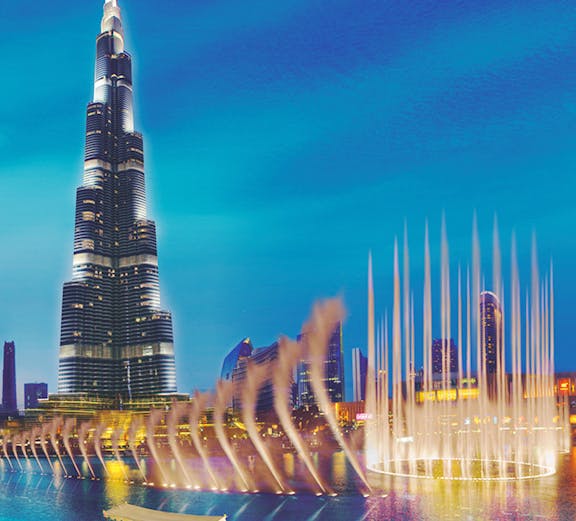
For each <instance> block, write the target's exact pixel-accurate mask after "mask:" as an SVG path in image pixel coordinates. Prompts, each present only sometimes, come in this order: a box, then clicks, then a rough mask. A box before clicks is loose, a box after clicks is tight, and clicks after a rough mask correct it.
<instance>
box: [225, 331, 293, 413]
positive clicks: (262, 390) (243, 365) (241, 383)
mask: <svg viewBox="0 0 576 521" xmlns="http://www.w3.org/2000/svg"><path fill="white" fill-rule="evenodd" d="M279 348H280V344H279V343H278V342H274V343H273V344H271V345H269V346H266V347H259V348H256V349H254V348H253V347H252V342H251V341H250V339H249V338H245V339H244V340H242V341H241V342H240V343H239V344H238V345H237V346H236V347H235V348H234V349H232V351H230V353H228V355H227V356H226V358H225V359H224V362H223V364H222V370H221V373H220V378H221V379H222V380H228V381H232V382H233V383H234V393H233V396H232V403H231V404H230V405H232V408H233V409H234V411H235V412H236V413H238V412H240V411H241V410H242V393H243V390H244V387H245V385H246V379H247V376H248V374H247V371H248V364H249V363H252V364H256V365H261V366H267V367H268V368H269V370H270V372H269V377H268V378H266V379H265V380H264V381H263V382H262V384H261V385H260V387H259V388H258V398H257V401H256V415H257V417H259V418H263V417H265V416H269V415H270V414H274V386H273V384H272V371H273V368H274V364H275V363H276V360H277V359H278V355H279ZM287 392H288V393H289V394H290V396H289V403H292V386H291V385H290V388H289V389H288V390H287Z"/></svg>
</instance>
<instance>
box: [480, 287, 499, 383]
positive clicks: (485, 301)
mask: <svg viewBox="0 0 576 521" xmlns="http://www.w3.org/2000/svg"><path fill="white" fill-rule="evenodd" d="M501 343H502V310H501V308H500V300H499V299H498V297H497V296H496V294H494V293H492V292H491V291H483V292H482V293H481V294H480V345H481V347H482V351H481V353H482V363H483V365H484V368H485V371H486V374H487V375H490V374H495V373H496V372H497V371H498V353H499V352H500V346H501Z"/></svg>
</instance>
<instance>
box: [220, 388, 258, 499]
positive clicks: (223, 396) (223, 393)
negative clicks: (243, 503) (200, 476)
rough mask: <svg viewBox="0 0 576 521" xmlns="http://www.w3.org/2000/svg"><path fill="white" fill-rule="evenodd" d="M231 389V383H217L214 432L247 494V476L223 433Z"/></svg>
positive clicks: (248, 487) (248, 484)
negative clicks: (225, 412) (225, 411)
mask: <svg viewBox="0 0 576 521" xmlns="http://www.w3.org/2000/svg"><path fill="white" fill-rule="evenodd" d="M233 389H234V387H233V383H232V382H224V381H222V380H219V381H218V384H217V386H216V403H215V404H214V430H215V431H216V437H217V438H218V442H219V443H220V446H221V447H222V450H223V451H224V453H225V454H226V457H227V458H228V459H229V460H230V463H232V466H233V467H234V470H235V471H236V474H237V475H238V476H239V478H240V479H241V481H242V485H243V487H245V488H244V489H243V492H247V491H248V490H249V489H250V488H251V487H250V483H249V480H248V476H247V474H246V471H245V470H244V468H243V467H242V465H241V463H240V461H239V460H238V457H237V456H236V454H235V452H234V449H233V448H232V446H231V445H230V442H229V441H228V438H227V437H226V433H225V432H224V424H223V422H224V410H225V409H226V404H227V403H228V402H229V400H230V399H231V397H232V392H233Z"/></svg>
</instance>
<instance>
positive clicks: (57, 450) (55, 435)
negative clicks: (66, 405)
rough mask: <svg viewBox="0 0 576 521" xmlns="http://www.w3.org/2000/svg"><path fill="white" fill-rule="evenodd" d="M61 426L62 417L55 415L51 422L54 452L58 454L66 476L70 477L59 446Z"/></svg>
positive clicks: (51, 439)
mask: <svg viewBox="0 0 576 521" xmlns="http://www.w3.org/2000/svg"><path fill="white" fill-rule="evenodd" d="M61 426H62V418H60V417H55V418H54V419H53V420H52V422H51V424H50V443H51V444H52V448H53V449H54V454H56V457H57V458H58V461H59V463H60V467H62V470H63V471H64V476H66V477H68V476H69V474H68V470H67V469H66V465H64V461H62V455H61V454H60V448H59V447H58V429H59V428H60V427H61Z"/></svg>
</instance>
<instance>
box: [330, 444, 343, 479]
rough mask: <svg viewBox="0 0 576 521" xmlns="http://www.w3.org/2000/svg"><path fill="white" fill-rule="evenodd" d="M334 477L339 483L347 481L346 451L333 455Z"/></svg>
mask: <svg viewBox="0 0 576 521" xmlns="http://www.w3.org/2000/svg"><path fill="white" fill-rule="evenodd" d="M332 479H333V481H334V483H336V484H339V483H342V482H344V481H346V454H344V451H339V452H335V453H334V454H333V455H332Z"/></svg>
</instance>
